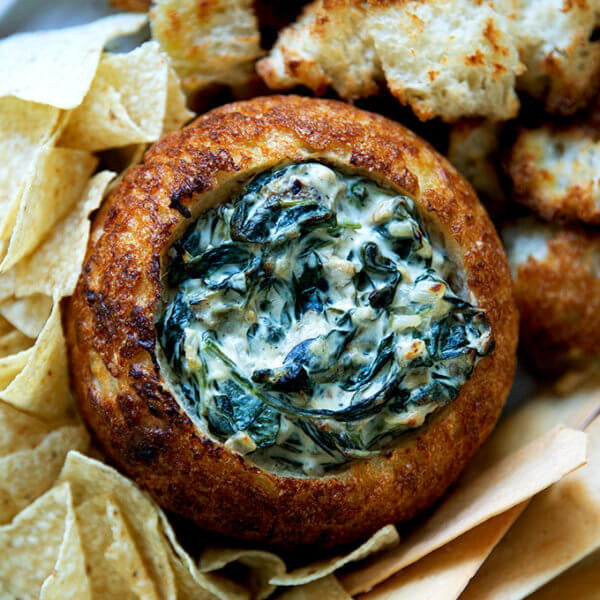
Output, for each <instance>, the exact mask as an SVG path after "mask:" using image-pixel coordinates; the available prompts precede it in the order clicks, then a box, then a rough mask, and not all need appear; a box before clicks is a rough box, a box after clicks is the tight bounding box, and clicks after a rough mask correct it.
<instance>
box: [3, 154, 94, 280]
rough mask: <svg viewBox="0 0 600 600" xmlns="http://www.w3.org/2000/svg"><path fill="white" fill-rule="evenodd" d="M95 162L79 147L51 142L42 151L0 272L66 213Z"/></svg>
mask: <svg viewBox="0 0 600 600" xmlns="http://www.w3.org/2000/svg"><path fill="white" fill-rule="evenodd" d="M97 164H98V159H97V158H96V157H94V156H92V155H91V154H89V153H87V152H83V151H81V150H71V149H68V148H53V147H52V146H51V145H47V146H46V147H45V148H44V149H43V150H42V152H41V154H40V159H39V161H38V164H37V165H36V170H35V173H34V174H33V175H32V177H31V179H30V180H29V181H28V182H27V183H26V185H25V190H24V191H23V196H22V198H21V201H20V205H19V210H18V213H17V218H16V222H15V226H14V229H13V231H12V233H11V236H10V241H9V244H8V248H7V250H6V255H5V256H4V259H3V260H2V263H0V271H5V270H7V269H9V268H10V267H12V266H13V265H14V264H15V263H17V262H18V261H19V260H20V259H21V258H23V257H24V256H27V255H28V254H29V253H30V252H32V251H33V250H34V249H35V247H36V246H37V245H38V244H39V243H40V242H41V241H42V239H43V238H44V236H45V235H46V234H47V233H48V232H49V231H50V230H51V229H52V227H53V226H54V225H55V224H56V223H57V222H58V221H59V220H60V219H62V218H63V217H64V216H65V215H66V214H68V213H69V212H70V210H71V209H72V208H73V206H74V205H75V204H76V203H77V201H78V200H79V199H80V198H81V196H82V194H83V192H84V190H85V187H86V185H87V182H88V179H89V178H90V176H91V174H92V173H93V171H94V169H95V168H96V165H97Z"/></svg>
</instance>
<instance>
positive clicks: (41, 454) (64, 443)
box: [0, 426, 89, 523]
mask: <svg viewBox="0 0 600 600" xmlns="http://www.w3.org/2000/svg"><path fill="white" fill-rule="evenodd" d="M88 444H89V436H88V434H87V431H86V430H85V428H84V427H81V426H68V427H62V428H60V429H56V430H55V431H52V432H51V433H49V434H48V435H47V436H46V437H45V438H44V439H43V440H42V441H41V442H40V443H39V444H38V445H37V446H36V447H35V448H31V449H23V450H19V451H17V452H14V453H13V454H8V455H6V456H4V457H2V458H0V523H6V522H7V521H10V519H12V517H13V516H14V515H16V514H17V513H18V512H19V511H20V510H22V509H23V508H25V507H26V506H27V505H28V504H30V503H31V502H33V501H34V500H35V499H36V498H37V497H38V496H41V495H42V494H43V493H44V492H45V491H46V490H48V489H50V488H51V487H52V484H53V483H54V481H55V480H56V478H57V477H58V474H59V473H60V470H61V468H62V465H63V462H64V460H65V457H66V456H67V452H69V450H81V451H84V450H86V449H87V447H88Z"/></svg>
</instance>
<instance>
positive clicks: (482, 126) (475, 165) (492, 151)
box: [448, 119, 509, 220]
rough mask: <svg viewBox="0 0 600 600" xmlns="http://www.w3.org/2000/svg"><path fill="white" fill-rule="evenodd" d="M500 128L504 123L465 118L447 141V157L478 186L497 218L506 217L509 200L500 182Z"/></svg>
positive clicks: (493, 217) (489, 209) (479, 194)
mask: <svg viewBox="0 0 600 600" xmlns="http://www.w3.org/2000/svg"><path fill="white" fill-rule="evenodd" d="M501 131H502V124H501V123H497V122H493V121H489V120H479V119H477V120H475V119H465V120H462V121H458V122H457V123H456V124H455V125H454V126H453V127H452V129H451V130H450V140H449V144H448V160H450V162H451V163H452V164H453V165H454V166H455V167H456V168H457V169H458V170H459V171H460V173H461V174H462V175H464V176H465V177H466V178H467V180H468V181H469V183H470V184H471V185H472V186H473V187H474V188H475V191H476V192H477V195H478V196H479V199H480V200H481V201H482V202H483V204H484V205H485V207H486V208H487V210H488V212H489V213H490V215H491V217H492V219H494V220H500V219H501V218H502V217H503V216H504V214H505V213H506V208H507V205H508V203H509V198H508V197H507V194H506V193H505V191H504V189H503V187H502V183H501V171H502V170H501V168H500V148H499V144H500V140H499V137H500V134H501Z"/></svg>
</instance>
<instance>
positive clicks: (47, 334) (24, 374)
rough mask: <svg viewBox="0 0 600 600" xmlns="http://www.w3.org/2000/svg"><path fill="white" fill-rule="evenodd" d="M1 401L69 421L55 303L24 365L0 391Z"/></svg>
mask: <svg viewBox="0 0 600 600" xmlns="http://www.w3.org/2000/svg"><path fill="white" fill-rule="evenodd" d="M0 400H4V401H5V402H8V403H10V404H12V405H13V406H16V407H17V408H19V409H21V410H25V411H27V412H29V413H31V414H34V415H37V416H39V417H41V418H44V419H48V420H54V419H57V420H58V419H62V420H63V421H64V420H66V421H70V420H72V417H73V413H74V402H73V398H72V395H71V390H70V389H69V374H68V372H67V350H66V345H65V339H64V336H63V331H62V325H61V319H60V305H59V304H58V303H56V304H55V305H54V307H53V308H52V313H51V314H50V317H49V318H48V321H47V322H46V324H45V325H44V328H43V329H42V331H41V333H40V335H39V337H38V339H37V340H36V342H35V345H34V346H33V351H32V352H31V354H30V355H29V358H28V361H27V364H26V365H25V367H24V368H23V370H22V371H21V372H20V373H19V374H18V375H17V376H16V377H15V379H14V380H13V381H12V382H11V383H10V385H9V386H8V387H7V388H6V389H4V390H2V391H0Z"/></svg>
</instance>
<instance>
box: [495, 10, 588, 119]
mask: <svg viewBox="0 0 600 600" xmlns="http://www.w3.org/2000/svg"><path fill="white" fill-rule="evenodd" d="M488 3H489V4H491V5H492V6H493V7H494V8H495V9H496V10H497V11H498V12H501V13H503V14H505V15H506V16H507V17H508V18H509V20H510V21H511V22H512V24H513V35H514V37H515V42H516V44H517V46H518V48H519V53H520V56H521V61H522V62H523V63H524V64H525V66H526V67H527V69H526V71H525V72H524V73H523V75H522V76H521V77H520V78H519V80H518V82H517V87H518V88H519V89H521V90H523V91H525V92H527V93H529V94H530V95H532V96H533V97H534V98H537V99H538V100H541V101H542V102H544V104H545V108H546V110H547V111H548V112H551V113H559V114H564V115H569V114H572V113H574V112H575V111H576V110H578V109H580V108H582V107H583V106H585V105H586V104H587V102H588V101H589V100H590V98H591V97H592V96H593V94H594V92H595V91H596V90H597V89H598V86H599V85H600V42H598V41H592V34H593V32H594V29H595V28H596V27H597V26H598V25H600V6H598V3H597V2H594V1H593V0H579V1H577V2H573V1H571V0H544V1H543V2H540V1H539V0H510V1H507V0H494V1H493V2H488Z"/></svg>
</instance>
